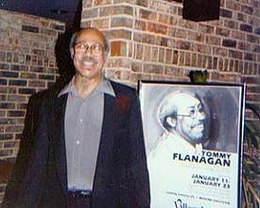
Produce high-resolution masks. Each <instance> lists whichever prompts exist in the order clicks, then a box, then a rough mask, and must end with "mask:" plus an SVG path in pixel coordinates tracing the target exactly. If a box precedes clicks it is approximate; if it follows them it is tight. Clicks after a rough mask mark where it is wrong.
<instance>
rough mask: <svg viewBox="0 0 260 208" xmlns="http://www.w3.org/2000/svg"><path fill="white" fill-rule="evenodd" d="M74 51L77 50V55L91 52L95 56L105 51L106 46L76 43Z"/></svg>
mask: <svg viewBox="0 0 260 208" xmlns="http://www.w3.org/2000/svg"><path fill="white" fill-rule="evenodd" d="M74 49H75V52H76V53H84V52H86V51H88V50H90V52H91V53H92V54H93V55H100V54H102V53H103V51H104V46H103V45H101V44H99V43H95V44H92V45H89V44H88V43H87V42H78V43H75V45H74Z"/></svg>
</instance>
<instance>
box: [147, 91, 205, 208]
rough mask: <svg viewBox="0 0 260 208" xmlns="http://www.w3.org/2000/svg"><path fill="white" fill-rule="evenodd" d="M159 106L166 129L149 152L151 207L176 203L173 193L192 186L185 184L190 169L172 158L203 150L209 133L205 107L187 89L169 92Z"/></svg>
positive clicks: (171, 205)
mask: <svg viewBox="0 0 260 208" xmlns="http://www.w3.org/2000/svg"><path fill="white" fill-rule="evenodd" d="M158 109H159V110H158V118H159V123H160V125H161V126H162V128H163V129H164V130H165V132H164V133H163V135H162V136H161V137H160V138H159V141H158V145H157V146H156V147H155V149H154V150H152V151H151V152H150V154H149V156H148V169H149V174H150V181H151V208H157V207H164V208H171V207H175V206H176V205H175V204H176V203H177V201H173V199H172V196H174V194H175V193H177V192H178V193H181V191H183V190H184V189H186V188H189V187H185V185H184V186H182V184H185V182H184V183H182V182H183V179H182V177H183V176H185V174H187V173H188V172H187V169H186V167H185V166H183V164H182V163H180V162H178V161H174V160H173V154H174V153H182V154H190V155H196V154H200V152H201V150H202V144H201V142H202V141H204V139H206V135H207V126H206V125H207V122H206V110H205V108H204V106H203V103H202V102H201V101H200V99H199V98H198V97H197V96H196V95H194V94H193V93H187V92H171V93H169V94H168V95H166V96H165V97H164V99H163V100H162V101H161V104H160V105H159V108H158ZM188 168H189V167H188ZM184 178H185V177H184ZM180 187H181V189H182V190H179V188H180ZM176 190H177V191H176ZM184 193H185V192H184ZM174 197H175V196H174Z"/></svg>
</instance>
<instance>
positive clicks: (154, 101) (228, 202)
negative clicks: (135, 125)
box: [139, 81, 244, 208]
mask: <svg viewBox="0 0 260 208" xmlns="http://www.w3.org/2000/svg"><path fill="white" fill-rule="evenodd" d="M139 97H140V103H141V110H142V117H143V126H144V136H145V145H146V154H147V163H148V171H149V178H150V189H151V208H157V207H164V208H179V207H187V208H189V207H193V208H195V207H196V208H202V207H203V208H206V207H207V208H215V207H223V208H235V207H239V206H240V205H239V201H240V200H239V198H240V192H241V180H240V177H241V168H240V167H241V165H240V163H241V143H242V137H243V119H242V118H243V113H244V107H243V106H244V86H243V85H231V84H191V83H173V82H156V81H140V82H139Z"/></svg>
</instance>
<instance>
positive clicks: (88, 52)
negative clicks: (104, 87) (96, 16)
mask: <svg viewBox="0 0 260 208" xmlns="http://www.w3.org/2000/svg"><path fill="white" fill-rule="evenodd" d="M70 52H71V58H72V59H73V63H74V66H75V76H76V78H79V79H87V80H96V81H98V80H100V79H101V77H102V68H103V65H104V63H105V38H104V36H103V34H102V33H101V32H100V31H98V30H97V29H94V28H88V29H83V30H81V31H80V32H79V33H77V35H76V37H75V41H74V43H73V44H72V46H71V49H70Z"/></svg>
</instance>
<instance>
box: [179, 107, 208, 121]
mask: <svg viewBox="0 0 260 208" xmlns="http://www.w3.org/2000/svg"><path fill="white" fill-rule="evenodd" d="M188 111H189V112H188V114H178V115H177V116H186V117H191V118H196V117H197V115H198V114H203V115H204V114H205V112H204V109H203V106H198V107H195V108H193V107H192V108H189V109H188Z"/></svg>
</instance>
